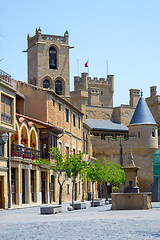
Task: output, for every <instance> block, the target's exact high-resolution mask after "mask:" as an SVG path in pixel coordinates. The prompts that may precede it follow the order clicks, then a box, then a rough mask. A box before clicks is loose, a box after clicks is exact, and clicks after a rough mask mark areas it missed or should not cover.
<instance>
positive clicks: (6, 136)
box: [0, 132, 8, 146]
mask: <svg viewBox="0 0 160 240" xmlns="http://www.w3.org/2000/svg"><path fill="white" fill-rule="evenodd" d="M1 137H2V142H1V143H0V146H2V145H4V144H5V143H6V142H7V141H8V133H6V132H5V133H3V134H2V136H1Z"/></svg>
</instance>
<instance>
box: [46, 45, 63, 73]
mask: <svg viewBox="0 0 160 240" xmlns="http://www.w3.org/2000/svg"><path fill="white" fill-rule="evenodd" d="M52 47H53V48H54V49H55V50H56V52H57V63H56V69H58V67H59V52H60V50H59V47H58V46H57V45H56V44H54V43H52V44H49V45H48V47H47V49H46V56H47V57H48V69H50V68H49V49H50V48H52ZM51 70H52V69H51Z"/></svg>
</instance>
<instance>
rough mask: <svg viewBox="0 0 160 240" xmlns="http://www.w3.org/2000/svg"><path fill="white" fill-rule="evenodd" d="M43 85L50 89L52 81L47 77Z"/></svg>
mask: <svg viewBox="0 0 160 240" xmlns="http://www.w3.org/2000/svg"><path fill="white" fill-rule="evenodd" d="M43 87H44V88H47V89H50V82H49V81H48V80H47V79H45V80H44V81H43Z"/></svg>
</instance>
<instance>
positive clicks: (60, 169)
mask: <svg viewBox="0 0 160 240" xmlns="http://www.w3.org/2000/svg"><path fill="white" fill-rule="evenodd" d="M50 154H51V155H53V156H54V160H53V161H48V160H46V159H38V160H35V162H36V163H37V164H38V165H40V164H45V165H46V166H47V167H48V168H49V169H53V171H55V172H56V173H57V175H58V184H59V204H61V203H62V190H63V184H64V182H65V180H66V176H65V173H66V164H65V157H64V156H63V155H62V154H61V151H60V150H59V148H51V151H50Z"/></svg>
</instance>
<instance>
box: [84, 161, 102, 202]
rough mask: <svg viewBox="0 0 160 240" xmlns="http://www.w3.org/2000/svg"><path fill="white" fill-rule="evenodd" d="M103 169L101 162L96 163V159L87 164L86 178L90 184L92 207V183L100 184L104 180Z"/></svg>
mask: <svg viewBox="0 0 160 240" xmlns="http://www.w3.org/2000/svg"><path fill="white" fill-rule="evenodd" d="M103 171H104V169H103V167H102V161H100V162H98V160H97V159H95V160H93V161H91V162H88V166H87V168H86V177H87V179H88V180H90V181H91V182H92V203H93V206H94V183H95V182H101V181H102V179H104V172H103Z"/></svg>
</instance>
